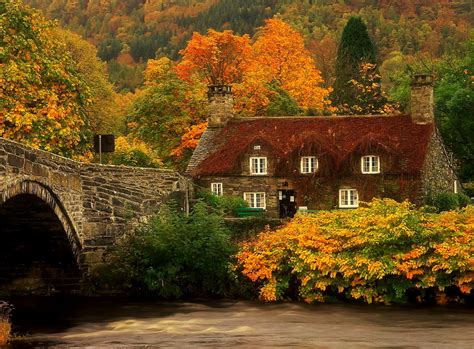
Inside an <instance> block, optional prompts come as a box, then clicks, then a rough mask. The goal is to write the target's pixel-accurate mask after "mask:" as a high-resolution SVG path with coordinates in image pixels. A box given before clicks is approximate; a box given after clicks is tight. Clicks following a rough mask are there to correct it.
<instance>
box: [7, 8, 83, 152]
mask: <svg viewBox="0 0 474 349" xmlns="http://www.w3.org/2000/svg"><path fill="white" fill-rule="evenodd" d="M55 30H56V27H55V25H54V24H53V23H52V22H50V21H47V20H45V19H44V18H43V17H42V16H41V15H40V14H39V13H38V12H37V11H34V10H31V9H30V8H28V7H25V6H24V5H23V4H22V3H21V2H20V1H18V0H6V1H2V2H1V3H0V47H1V49H0V62H1V64H0V137H5V138H9V139H13V140H16V141H19V142H22V143H25V144H28V145H31V146H33V147H36V148H42V149H45V150H48V151H53V152H56V153H59V154H63V155H67V156H71V155H74V154H78V153H81V152H83V151H85V149H86V144H87V119H86V107H87V105H88V104H89V103H90V97H91V95H90V91H89V89H88V87H87V86H86V84H85V82H84V81H83V80H82V78H81V75H80V74H79V73H78V71H77V70H76V68H75V62H74V60H73V59H72V58H71V55H70V54H69V53H68V52H67V50H66V46H65V45H64V44H63V43H62V42H60V41H59V40H56V36H55V34H54V31H55Z"/></svg>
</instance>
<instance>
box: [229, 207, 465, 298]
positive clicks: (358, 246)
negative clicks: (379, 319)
mask: <svg viewBox="0 0 474 349" xmlns="http://www.w3.org/2000/svg"><path fill="white" fill-rule="evenodd" d="M473 256H474V207H473V206H468V207H466V208H464V209H463V210H461V211H450V212H444V213H441V214H432V213H427V212H423V211H418V210H416V209H414V208H413V207H412V206H411V205H410V204H409V203H408V202H404V203H401V204H400V203H397V202H395V201H393V200H390V199H384V200H379V199H377V200H374V201H373V202H372V203H370V204H369V205H368V207H367V208H359V209H356V210H337V211H320V212H318V213H316V214H305V215H297V216H296V217H295V218H294V219H293V220H292V221H290V222H289V223H288V224H287V225H285V226H284V227H282V228H280V229H277V230H275V231H266V232H263V233H261V234H260V235H259V236H258V238H257V239H255V240H254V241H250V242H247V243H244V244H242V245H241V250H240V252H239V253H238V255H237V260H238V262H237V267H238V268H239V269H240V270H241V271H242V272H243V274H244V275H246V276H247V277H248V278H249V279H251V280H252V281H253V282H254V283H256V284H257V285H258V287H259V290H260V298H261V299H263V300H265V301H274V300H281V299H285V298H289V297H291V298H294V297H298V298H301V299H303V300H305V301H307V302H314V301H328V300H331V299H336V298H337V299H340V298H342V299H360V300H364V301H366V302H368V303H371V302H383V303H390V302H406V301H408V300H415V301H420V302H427V301H433V300H434V299H435V298H437V300H438V301H439V302H442V301H446V300H447V299H449V298H450V299H452V300H458V301H461V300H463V299H465V298H467V297H468V295H469V294H470V293H471V290H472V289H473V288H474V258H473Z"/></svg>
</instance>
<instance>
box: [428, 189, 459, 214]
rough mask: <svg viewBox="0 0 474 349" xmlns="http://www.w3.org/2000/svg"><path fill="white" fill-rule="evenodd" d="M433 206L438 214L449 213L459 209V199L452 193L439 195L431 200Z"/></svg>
mask: <svg viewBox="0 0 474 349" xmlns="http://www.w3.org/2000/svg"><path fill="white" fill-rule="evenodd" d="M433 205H434V206H435V207H436V208H437V209H438V212H442V211H451V210H455V209H457V208H459V198H458V195H457V194H454V193H441V194H437V195H436V196H435V197H434V198H433Z"/></svg>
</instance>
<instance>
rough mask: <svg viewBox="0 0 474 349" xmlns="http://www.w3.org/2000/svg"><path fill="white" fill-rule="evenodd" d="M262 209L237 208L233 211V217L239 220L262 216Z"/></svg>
mask: <svg viewBox="0 0 474 349" xmlns="http://www.w3.org/2000/svg"><path fill="white" fill-rule="evenodd" d="M263 213H264V210H263V208H252V207H239V208H237V209H236V210H235V215H236V216H237V217H239V218H244V217H260V216H263Z"/></svg>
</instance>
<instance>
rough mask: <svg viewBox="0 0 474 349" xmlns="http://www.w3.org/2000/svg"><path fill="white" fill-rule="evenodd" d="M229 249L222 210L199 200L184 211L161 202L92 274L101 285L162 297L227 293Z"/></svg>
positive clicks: (233, 280) (230, 288)
mask: <svg viewBox="0 0 474 349" xmlns="http://www.w3.org/2000/svg"><path fill="white" fill-rule="evenodd" d="M234 252H235V248H234V246H233V245H232V243H231V242H230V231H229V230H228V229H227V228H226V227H225V225H224V219H223V217H222V215H220V214H219V212H218V211H216V210H215V209H213V208H211V207H209V206H208V205H207V204H205V203H203V202H202V201H200V202H198V203H196V204H195V205H194V207H193V209H192V212H191V214H190V216H189V217H186V216H185V215H184V214H183V213H181V212H179V211H178V210H176V209H173V208H170V207H164V208H163V209H162V210H161V212H160V213H159V214H158V215H156V216H155V217H154V218H153V219H152V220H151V221H150V222H149V223H148V224H146V225H144V226H142V227H140V228H138V229H137V230H136V231H135V232H133V233H132V234H130V235H128V236H127V237H125V238H124V239H123V240H122V241H121V242H120V243H119V244H118V246H117V249H116V252H114V253H112V254H111V255H110V257H109V260H108V263H107V264H106V265H104V266H102V267H100V268H98V269H97V270H96V271H95V275H96V276H98V278H97V280H100V284H99V288H102V289H104V288H109V289H115V290H117V289H119V290H124V291H127V292H129V293H135V294H140V295H149V296H158V297H162V298H181V297H202V296H211V297H212V296H227V295H229V294H230V293H231V292H232V291H233V288H234V287H235V286H236V277H235V275H234V274H233V272H232V269H231V267H230V265H231V258H232V255H233V253H234Z"/></svg>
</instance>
